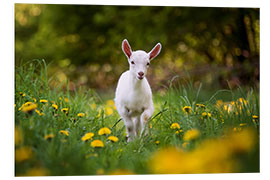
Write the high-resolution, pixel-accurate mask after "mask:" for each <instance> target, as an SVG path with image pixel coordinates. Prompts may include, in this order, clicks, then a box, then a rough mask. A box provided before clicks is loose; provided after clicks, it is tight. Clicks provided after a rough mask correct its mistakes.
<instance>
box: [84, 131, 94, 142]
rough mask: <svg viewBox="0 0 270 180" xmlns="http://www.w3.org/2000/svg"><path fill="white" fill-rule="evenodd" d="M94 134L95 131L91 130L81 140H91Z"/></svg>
mask: <svg viewBox="0 0 270 180" xmlns="http://www.w3.org/2000/svg"><path fill="white" fill-rule="evenodd" d="M93 136H94V133H91V132H89V133H86V134H85V135H84V136H83V137H82V138H81V140H82V141H88V140H91V139H92V137H93Z"/></svg>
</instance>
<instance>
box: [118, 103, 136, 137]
mask: <svg viewBox="0 0 270 180" xmlns="http://www.w3.org/2000/svg"><path fill="white" fill-rule="evenodd" d="M120 113H121V114H120V115H121V117H122V118H123V121H124V124H125V126H126V132H127V138H128V139H127V142H130V141H132V140H133V139H134V136H135V133H136V132H135V127H134V122H133V121H132V118H131V116H130V112H129V110H128V109H127V108H123V109H121V111H120Z"/></svg>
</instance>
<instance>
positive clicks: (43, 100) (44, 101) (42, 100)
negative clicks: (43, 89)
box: [39, 99, 48, 103]
mask: <svg viewBox="0 0 270 180" xmlns="http://www.w3.org/2000/svg"><path fill="white" fill-rule="evenodd" d="M39 102H41V103H47V102H48V101H47V100H46V99H41V100H39Z"/></svg>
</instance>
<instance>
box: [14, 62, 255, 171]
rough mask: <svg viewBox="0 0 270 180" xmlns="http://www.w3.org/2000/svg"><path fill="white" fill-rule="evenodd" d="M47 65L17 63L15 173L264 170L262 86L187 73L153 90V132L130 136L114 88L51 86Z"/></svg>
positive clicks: (150, 122)
mask: <svg viewBox="0 0 270 180" xmlns="http://www.w3.org/2000/svg"><path fill="white" fill-rule="evenodd" d="M47 68H48V67H47V65H46V63H45V61H44V60H34V61H30V62H28V63H26V64H25V65H22V66H19V67H16V68H15V105H14V109H15V110H14V113H15V116H14V117H15V123H14V128H15V176H47V175H50V176H59V175H116V174H181V173H238V172H239V173H242V172H259V171H260V170H259V129H260V121H259V118H260V117H259V108H260V107H259V92H258V91H259V90H258V89H253V88H242V87H238V88H237V89H220V90H217V91H214V92H210V91H209V90H205V89H204V87H203V85H202V84H201V85H200V86H199V87H198V88H194V86H193V84H192V81H187V82H186V83H185V84H178V85H177V86H175V85H174V86H173V85H172V86H170V87H169V88H168V89H167V91H166V92H165V93H163V94H159V93H156V92H153V94H154V96H153V101H154V105H155V113H154V115H153V117H152V118H151V119H150V120H149V123H148V127H149V133H148V135H146V136H143V137H141V138H136V139H135V140H134V141H132V142H130V143H127V141H126V133H125V127H124V124H123V122H122V121H121V119H120V117H119V115H118V113H117V111H116V109H115V106H114V102H113V99H112V98H113V96H114V95H111V97H112V98H110V99H105V98H102V96H101V95H100V94H98V93H97V92H96V91H95V90H93V89H89V90H87V91H85V90H82V89H76V91H75V92H70V91H69V89H68V87H69V85H68V81H67V82H66V83H65V84H64V86H65V87H66V88H65V90H63V89H62V87H63V84H59V86H56V87H53V88H52V87H50V86H49V83H50V81H51V79H52V77H48V75H47Z"/></svg>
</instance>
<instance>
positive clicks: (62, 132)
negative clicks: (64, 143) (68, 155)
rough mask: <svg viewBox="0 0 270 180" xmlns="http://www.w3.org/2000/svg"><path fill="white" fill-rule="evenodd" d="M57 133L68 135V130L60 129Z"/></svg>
mask: <svg viewBox="0 0 270 180" xmlns="http://www.w3.org/2000/svg"><path fill="white" fill-rule="evenodd" d="M59 133H60V134H64V135H66V136H69V132H68V131H67V130H60V131H59Z"/></svg>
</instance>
